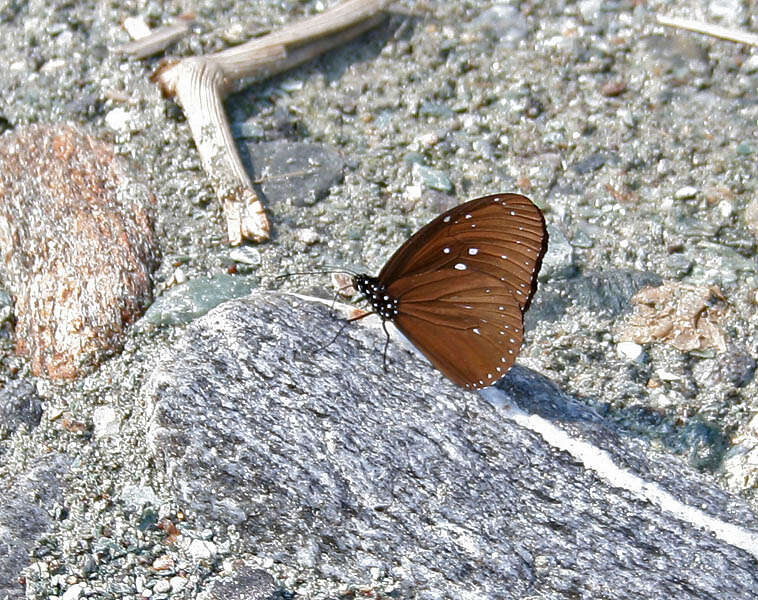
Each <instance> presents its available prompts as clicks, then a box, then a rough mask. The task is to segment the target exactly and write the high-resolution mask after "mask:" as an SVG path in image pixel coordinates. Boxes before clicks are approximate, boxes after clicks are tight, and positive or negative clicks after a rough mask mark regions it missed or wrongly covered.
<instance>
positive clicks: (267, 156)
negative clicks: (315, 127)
mask: <svg viewBox="0 0 758 600" xmlns="http://www.w3.org/2000/svg"><path fill="white" fill-rule="evenodd" d="M243 150H246V151H247V157H248V160H249V162H250V173H252V174H253V179H254V180H256V181H260V189H261V191H262V192H263V196H264V202H265V203H266V206H276V205H277V204H281V203H290V204H292V205H294V206H309V205H311V204H315V203H316V202H318V201H319V200H321V199H322V198H323V197H324V196H326V194H327V193H328V192H329V188H331V187H332V186H333V185H334V184H336V183H339V182H340V181H342V169H343V168H344V160H343V159H342V157H341V156H340V155H339V153H338V152H337V151H336V150H335V149H334V148H331V147H329V146H327V145H325V144H314V143H308V142H291V141H289V140H276V141H273V142H260V143H258V144H246V145H244V146H243Z"/></svg>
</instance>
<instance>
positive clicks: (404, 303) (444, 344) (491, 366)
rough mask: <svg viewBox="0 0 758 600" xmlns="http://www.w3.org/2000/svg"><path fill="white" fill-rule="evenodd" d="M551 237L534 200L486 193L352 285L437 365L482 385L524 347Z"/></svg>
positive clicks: (457, 378)
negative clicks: (526, 324)
mask: <svg viewBox="0 0 758 600" xmlns="http://www.w3.org/2000/svg"><path fill="white" fill-rule="evenodd" d="M547 242H548V235H547V229H546V228H545V219H544V217H543V216H542V213H541V212H540V210H539V208H537V206H535V205H534V204H533V203H532V201H531V200H529V198H527V197H525V196H521V195H519V194H497V195H494V196H485V197H483V198H477V199H476V200H471V201H469V202H465V203H464V204H461V205H459V206H457V207H455V208H453V209H451V210H449V211H447V212H446V213H443V214H442V215H440V216H439V217H437V218H436V219H434V220H433V221H431V222H430V223H428V224H427V225H425V226H424V227H422V228H421V229H420V230H419V231H417V232H416V233H415V234H414V235H413V236H411V238H410V239H408V241H407V242H405V243H404V244H403V245H402V246H401V247H400V248H399V249H398V250H397V251H396V252H395V253H394V254H393V255H392V256H391V257H390V259H389V261H387V264H386V265H385V266H384V268H383V269H382V270H381V272H380V273H379V275H378V276H377V277H371V276H369V275H357V276H356V277H355V278H354V283H355V285H356V288H357V289H358V290H359V291H361V293H362V294H363V295H364V297H366V299H367V300H368V301H369V302H370V303H371V306H372V309H373V311H374V312H375V313H377V314H378V315H379V316H380V317H381V318H382V320H383V321H392V322H393V323H394V324H395V326H396V327H397V328H398V329H399V330H400V331H401V332H402V333H403V334H404V335H405V337H407V338H408V339H409V340H410V341H411V342H412V343H413V344H414V345H415V346H416V347H417V348H418V349H419V350H420V351H421V353H422V354H424V356H426V357H427V358H428V359H429V361H430V362H431V363H432V364H433V365H434V366H435V367H436V368H437V369H439V370H440V371H442V373H443V374H445V375H446V376H447V377H448V378H449V379H451V380H452V381H453V382H455V383H457V384H458V385H461V386H463V387H465V388H468V389H480V388H483V387H486V386H489V385H492V384H493V383H494V382H495V381H496V380H497V379H498V378H499V377H501V376H502V375H504V374H505V373H506V372H507V371H508V369H510V367H511V365H513V362H514V360H515V359H516V355H517V354H518V352H519V350H520V349H521V342H522V339H523V334H522V329H523V314H524V312H525V311H526V310H527V309H528V308H529V304H530V303H531V300H532V296H533V295H534V292H535V291H536V289H537V273H538V272H539V270H540V266H541V264H542V257H543V256H544V254H545V252H546V250H547ZM364 290H365V291H364ZM385 331H386V329H385ZM506 331H508V332H509V333H510V334H511V335H506V333H505V332H506ZM385 348H386V346H385Z"/></svg>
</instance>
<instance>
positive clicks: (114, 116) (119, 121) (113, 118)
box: [105, 106, 134, 133]
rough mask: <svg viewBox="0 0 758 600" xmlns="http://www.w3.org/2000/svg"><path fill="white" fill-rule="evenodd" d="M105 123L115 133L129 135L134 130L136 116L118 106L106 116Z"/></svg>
mask: <svg viewBox="0 0 758 600" xmlns="http://www.w3.org/2000/svg"><path fill="white" fill-rule="evenodd" d="M105 122H106V124H107V125H108V127H110V128H111V129H113V130H114V131H118V132H119V133H128V132H129V131H131V129H132V123H133V122H134V115H133V114H132V113H131V112H130V111H128V110H126V109H125V108H122V107H120V106H118V107H116V108H114V109H113V110H111V111H110V112H108V114H107V115H105Z"/></svg>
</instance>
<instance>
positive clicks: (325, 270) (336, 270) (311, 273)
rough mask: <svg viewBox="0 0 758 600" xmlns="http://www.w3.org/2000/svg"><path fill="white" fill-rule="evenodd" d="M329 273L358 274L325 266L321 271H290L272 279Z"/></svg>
mask: <svg viewBox="0 0 758 600" xmlns="http://www.w3.org/2000/svg"><path fill="white" fill-rule="evenodd" d="M330 273H345V274H347V275H350V276H352V277H355V276H356V275H357V274H358V273H355V272H353V271H351V270H350V269H339V268H337V267H331V266H327V267H326V269H324V270H322V271H292V272H291V273H282V274H281V275H277V276H276V277H274V279H287V278H288V277H294V276H295V275H329V274H330Z"/></svg>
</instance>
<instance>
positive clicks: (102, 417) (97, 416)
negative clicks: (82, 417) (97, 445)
mask: <svg viewBox="0 0 758 600" xmlns="http://www.w3.org/2000/svg"><path fill="white" fill-rule="evenodd" d="M92 422H93V424H94V426H95V437H98V438H101V437H108V436H112V435H118V432H119V417H118V413H117V412H116V411H115V410H114V409H113V408H112V407H110V406H98V407H97V408H96V409H95V412H94V413H93V415H92Z"/></svg>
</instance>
